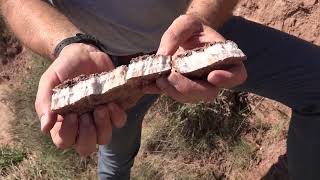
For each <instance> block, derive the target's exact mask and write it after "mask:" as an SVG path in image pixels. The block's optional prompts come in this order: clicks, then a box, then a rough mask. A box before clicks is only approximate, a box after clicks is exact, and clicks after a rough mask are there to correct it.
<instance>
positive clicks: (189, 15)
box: [184, 12, 210, 26]
mask: <svg viewBox="0 0 320 180" xmlns="http://www.w3.org/2000/svg"><path fill="white" fill-rule="evenodd" d="M184 15H185V16H188V17H191V18H194V19H196V20H197V21H199V22H201V23H202V24H204V25H207V26H210V21H209V20H207V19H206V18H204V17H203V16H201V15H200V14H198V13H195V12H186V13H185V14H184Z"/></svg>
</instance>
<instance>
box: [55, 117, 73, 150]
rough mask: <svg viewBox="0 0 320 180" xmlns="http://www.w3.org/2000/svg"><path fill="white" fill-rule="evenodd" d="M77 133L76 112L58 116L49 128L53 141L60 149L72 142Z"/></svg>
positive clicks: (70, 144)
mask: <svg viewBox="0 0 320 180" xmlns="http://www.w3.org/2000/svg"><path fill="white" fill-rule="evenodd" d="M77 133H78V116H77V114H74V113H72V114H68V115H66V116H64V117H62V116H58V120H57V122H56V123H55V125H54V126H53V128H52V129H51V130H50V134H51V138H52V141H53V143H54V144H55V145H56V146H57V147H58V148H60V149H66V148H68V147H70V146H72V145H73V144H75V140H76V137H77Z"/></svg>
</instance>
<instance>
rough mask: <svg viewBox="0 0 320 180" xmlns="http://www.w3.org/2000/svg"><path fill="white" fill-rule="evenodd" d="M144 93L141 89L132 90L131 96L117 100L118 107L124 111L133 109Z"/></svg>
mask: <svg viewBox="0 0 320 180" xmlns="http://www.w3.org/2000/svg"><path fill="white" fill-rule="evenodd" d="M143 95H144V93H143V92H142V90H141V89H140V88H131V89H130V94H128V95H127V96H125V97H122V98H120V99H118V100H117V105H118V106H120V108H122V109H123V110H127V109H130V108H132V107H133V106H135V105H136V104H137V102H138V101H139V100H140V99H141V98H142V97H143Z"/></svg>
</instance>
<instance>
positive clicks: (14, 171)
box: [0, 55, 96, 179]
mask: <svg viewBox="0 0 320 180" xmlns="http://www.w3.org/2000/svg"><path fill="white" fill-rule="evenodd" d="M29 58H30V60H31V61H30V62H29V63H28V65H27V66H30V67H31V68H32V71H30V72H31V74H24V73H22V74H21V77H20V78H19V77H18V79H19V80H18V81H17V82H20V83H21V84H20V85H16V86H15V87H14V89H12V91H11V92H8V100H9V102H11V107H12V110H13V112H14V113H15V116H16V117H15V121H13V122H11V123H12V124H11V126H12V127H13V129H12V134H13V136H14V142H12V144H13V145H12V147H14V149H13V150H12V154H14V153H15V152H23V153H24V154H25V155H26V156H23V160H22V159H21V158H20V159H19V161H20V162H19V163H18V162H17V163H10V164H8V163H6V164H5V168H3V169H5V171H2V173H1V174H2V177H0V179H95V177H96V155H92V157H89V158H86V159H81V158H79V156H78V155H77V154H76V153H75V152H74V151H73V150H64V151H62V150H58V149H56V147H55V146H54V145H53V144H52V142H51V139H50V137H49V136H45V135H43V134H42V133H41V132H40V130H39V121H38V118H37V116H36V114H35V109H34V105H33V104H34V99H35V94H36V90H37V85H38V81H39V78H40V75H41V74H42V72H43V71H44V70H45V69H46V67H47V66H48V62H49V61H47V60H45V59H43V58H40V57H39V56H36V55H32V56H31V57H29ZM16 154H17V153H16ZM10 157H12V159H11V160H7V161H8V162H9V161H15V159H17V158H16V156H9V158H10ZM19 157H21V155H20V156H19ZM21 160H22V161H21Z"/></svg>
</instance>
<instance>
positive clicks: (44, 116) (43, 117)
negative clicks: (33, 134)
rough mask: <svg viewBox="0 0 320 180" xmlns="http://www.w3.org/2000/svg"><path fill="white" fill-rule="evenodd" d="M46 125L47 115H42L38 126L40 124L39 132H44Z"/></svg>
mask: <svg viewBox="0 0 320 180" xmlns="http://www.w3.org/2000/svg"><path fill="white" fill-rule="evenodd" d="M47 123H48V117H47V115H42V116H41V118H40V124H41V131H42V132H45V126H46V125H47Z"/></svg>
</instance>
